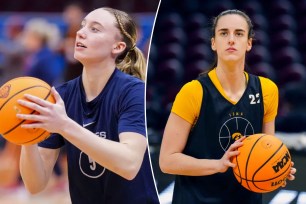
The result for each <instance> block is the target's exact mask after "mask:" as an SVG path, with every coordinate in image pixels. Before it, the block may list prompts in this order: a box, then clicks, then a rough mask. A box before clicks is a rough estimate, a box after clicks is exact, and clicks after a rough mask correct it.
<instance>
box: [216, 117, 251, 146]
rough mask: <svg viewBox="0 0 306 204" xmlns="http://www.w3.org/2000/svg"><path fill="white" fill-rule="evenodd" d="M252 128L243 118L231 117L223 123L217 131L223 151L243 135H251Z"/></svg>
mask: <svg viewBox="0 0 306 204" xmlns="http://www.w3.org/2000/svg"><path fill="white" fill-rule="evenodd" d="M253 134H254V128H253V126H252V124H251V123H250V121H248V120H247V119H245V118H243V117H233V118H230V119H228V120H227V121H225V122H224V123H223V125H222V126H221V128H220V131H219V143H220V146H221V147H222V149H223V150H224V151H226V150H227V149H228V148H229V146H230V145H231V144H232V143H233V142H234V141H236V140H238V139H240V138H241V137H242V136H244V135H253Z"/></svg>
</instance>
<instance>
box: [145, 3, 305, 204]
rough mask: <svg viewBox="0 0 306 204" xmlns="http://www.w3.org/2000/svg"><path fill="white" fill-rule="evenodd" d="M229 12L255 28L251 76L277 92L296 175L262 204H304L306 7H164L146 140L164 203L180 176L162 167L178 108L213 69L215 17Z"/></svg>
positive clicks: (280, 128) (279, 122)
mask: <svg viewBox="0 0 306 204" xmlns="http://www.w3.org/2000/svg"><path fill="white" fill-rule="evenodd" d="M227 9H239V10H242V11H245V12H246V13H247V14H248V15H249V16H250V18H251V20H252V22H253V24H254V28H255V40H254V41H253V48H252V50H251V52H249V53H248V55H247V67H246V70H247V71H248V72H250V73H253V74H256V75H260V76H264V77H268V78H270V79H271V80H273V81H274V82H275V83H276V84H277V85H278V87H279V91H280V103H279V111H278V116H277V118H276V136H277V137H279V138H281V139H282V140H283V142H284V143H285V144H286V145H287V147H288V148H289V149H290V152H291V154H292V160H293V161H294V162H295V167H296V168H297V173H296V180H295V181H293V182H288V184H287V186H286V188H281V189H278V190H277V191H274V192H272V193H268V194H265V195H264V203H275V204H276V203H277V204H280V203H299V204H301V203H306V177H305V176H303V174H304V173H305V172H306V133H305V131H306V91H305V90H306V30H305V27H306V0H274V1H265V0H218V1H211V0H189V1H184V0H167V1H166V0H162V1H161V4H160V8H159V12H158V15H157V19H156V23H155V28H154V33H153V38H152V43H151V48H150V55H149V67H148V77H147V78H148V82H147V122H148V134H149V136H148V138H149V143H150V150H151V159H152V165H153V169H154V173H155V179H156V183H157V187H158V191H159V192H160V200H161V203H162V204H166V203H170V201H171V197H172V190H173V179H174V177H173V176H171V175H166V174H163V173H162V172H161V171H160V168H159V165H158V157H159V148H160V144H161V140H162V135H163V131H164V127H165V124H166V122H167V119H168V116H169V113H170V110H171V107H172V102H173V101H174V99H175V96H176V94H177V93H178V92H179V90H180V88H181V87H182V86H183V85H184V84H185V83H187V82H189V81H191V80H192V79H196V78H197V76H198V74H199V73H200V72H202V71H205V70H206V69H208V67H209V65H210V64H211V63H212V62H213V52H212V51H211V47H210V36H211V35H210V27H211V23H212V17H214V16H217V15H218V14H219V13H220V12H221V11H223V10H227ZM303 172H304V173H303Z"/></svg>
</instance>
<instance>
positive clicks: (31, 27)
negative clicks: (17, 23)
mask: <svg viewBox="0 0 306 204" xmlns="http://www.w3.org/2000/svg"><path fill="white" fill-rule="evenodd" d="M24 30H25V31H26V32H33V33H35V34H37V35H39V36H40V37H41V39H42V40H43V41H44V43H45V44H46V45H47V46H48V47H49V48H51V49H56V48H57V47H58V45H59V42H60V38H61V36H60V31H59V28H58V27H57V26H56V25H55V24H53V23H49V22H48V21H47V20H45V19H43V18H33V19H30V20H29V21H28V22H27V23H26V25H25V28H24Z"/></svg>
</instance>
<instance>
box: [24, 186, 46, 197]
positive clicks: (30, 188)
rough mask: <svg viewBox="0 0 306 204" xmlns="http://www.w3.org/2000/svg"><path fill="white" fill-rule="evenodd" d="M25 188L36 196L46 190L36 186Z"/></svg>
mask: <svg viewBox="0 0 306 204" xmlns="http://www.w3.org/2000/svg"><path fill="white" fill-rule="evenodd" d="M25 188H26V189H27V191H28V192H29V193H30V194H31V195H35V194H38V193H40V192H41V191H42V190H44V188H43V187H34V186H27V185H25Z"/></svg>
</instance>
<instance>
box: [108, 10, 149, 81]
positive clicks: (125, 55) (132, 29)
mask: <svg viewBox="0 0 306 204" xmlns="http://www.w3.org/2000/svg"><path fill="white" fill-rule="evenodd" d="M105 10H107V11H109V12H110V13H112V14H113V15H114V16H115V18H116V20H117V27H118V29H119V30H120V32H121V35H122V40H123V41H124V42H125V43H126V49H125V50H124V51H123V52H122V53H121V54H120V55H119V56H118V57H117V59H116V65H117V67H118V68H119V69H120V70H121V71H122V72H124V73H127V74H129V75H132V76H135V77H137V78H139V79H142V80H145V74H146V60H145V58H144V56H143V53H142V51H141V50H140V49H139V48H137V46H136V40H137V31H136V24H135V22H134V21H133V20H132V19H131V17H130V16H129V15H128V14H127V13H125V12H123V11H119V10H116V9H112V8H105Z"/></svg>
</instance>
